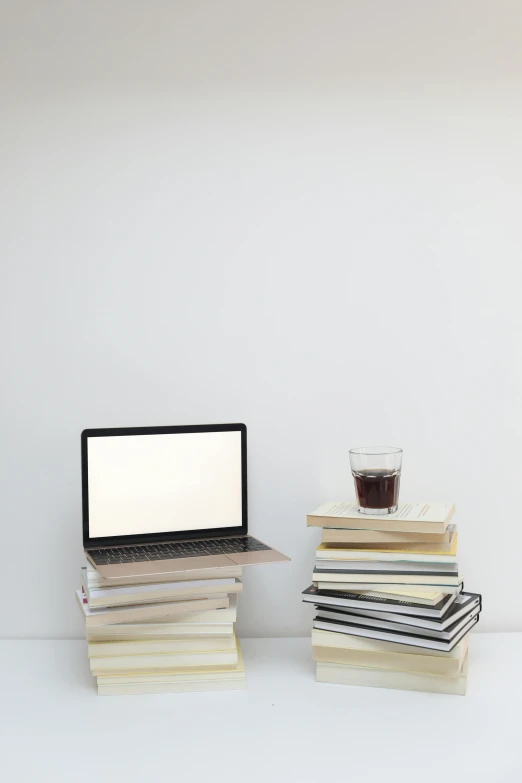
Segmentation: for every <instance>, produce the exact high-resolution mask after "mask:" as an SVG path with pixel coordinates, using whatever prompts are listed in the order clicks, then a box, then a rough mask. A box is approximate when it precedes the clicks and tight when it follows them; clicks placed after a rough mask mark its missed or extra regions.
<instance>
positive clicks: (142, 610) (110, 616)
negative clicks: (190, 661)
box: [76, 590, 229, 627]
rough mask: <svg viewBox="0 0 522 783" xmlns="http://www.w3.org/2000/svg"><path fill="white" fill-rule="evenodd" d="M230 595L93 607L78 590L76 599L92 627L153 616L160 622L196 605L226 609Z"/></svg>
mask: <svg viewBox="0 0 522 783" xmlns="http://www.w3.org/2000/svg"><path fill="white" fill-rule="evenodd" d="M228 600H229V599H228V596H227V597H225V598H216V597H215V596H210V597H206V596H204V595H200V596H198V597H197V598H194V599H192V600H190V599H182V600H179V601H173V602H158V603H153V604H136V605H132V606H110V607H108V608H107V607H103V608H91V607H90V606H89V605H88V603H87V598H86V597H85V596H84V594H83V592H82V590H77V591H76V601H77V603H78V606H79V607H80V609H81V611H82V613H83V617H84V619H85V624H86V625H87V626H90V627H95V626H99V625H112V624H113V623H124V622H126V621H127V622H134V623H135V622H136V621H138V620H139V621H142V620H143V621H145V620H147V619H150V618H153V619H154V621H155V622H158V620H159V618H161V617H162V616H169V617H170V616H173V615H177V614H184V615H185V616H186V615H187V614H188V613H190V612H194V610H195V607H198V611H199V610H201V609H225V608H226V607H227V606H228Z"/></svg>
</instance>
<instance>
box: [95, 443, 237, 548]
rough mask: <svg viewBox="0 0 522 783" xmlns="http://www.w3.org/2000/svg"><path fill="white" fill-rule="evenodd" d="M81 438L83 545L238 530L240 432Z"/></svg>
mask: <svg viewBox="0 0 522 783" xmlns="http://www.w3.org/2000/svg"><path fill="white" fill-rule="evenodd" d="M86 435H87V438H86V458H87V473H88V482H87V494H88V517H89V534H88V536H89V538H90V539H93V538H109V537H116V536H135V535H150V534H154V533H179V532H184V531H187V532H188V531H196V530H206V529H211V528H213V529H218V528H231V527H241V525H242V453H241V442H242V441H241V432H240V431H238V430H235V431H226V432H175V433H172V432H170V433H161V434H136V435H133V434H127V435H114V436H112V435H110V436H105V437H88V432H87V433H86Z"/></svg>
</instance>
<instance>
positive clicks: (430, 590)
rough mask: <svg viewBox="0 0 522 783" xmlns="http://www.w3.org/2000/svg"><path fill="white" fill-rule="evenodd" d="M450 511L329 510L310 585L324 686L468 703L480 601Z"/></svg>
mask: <svg viewBox="0 0 522 783" xmlns="http://www.w3.org/2000/svg"><path fill="white" fill-rule="evenodd" d="M454 512H455V506H454V504H447V503H419V504H402V505H399V508H398V510H397V512H396V513H394V514H389V515H387V516H368V515H366V514H360V513H359V512H358V507H357V504H356V503H354V502H353V503H325V504H324V505H322V506H321V507H320V508H318V509H317V511H314V513H313V514H310V515H309V516H308V517H307V522H308V525H309V526H314V527H322V529H323V533H322V543H321V544H320V546H318V547H317V552H316V561H315V568H314V572H313V580H314V582H313V585H312V586H310V587H309V588H308V589H307V590H305V591H304V593H303V600H304V601H305V602H308V603H311V604H313V605H314V606H315V608H316V615H315V619H314V621H313V630H312V648H313V658H314V661H315V662H316V679H317V680H318V681H319V682H330V683H341V684H347V685H367V686H377V687H382V688H398V689H403V690H416V691H430V692H435V693H451V694H461V695H464V694H465V692H466V684H467V674H468V648H469V632H470V630H471V629H472V628H473V627H474V626H475V625H476V623H477V622H478V620H479V614H480V611H481V608H482V601H481V596H480V595H478V594H476V593H468V592H465V591H464V590H463V581H462V576H461V575H460V573H459V569H458V563H457V545H458V533H457V528H456V525H455V524H452V523H451V520H452V518H453V515H454Z"/></svg>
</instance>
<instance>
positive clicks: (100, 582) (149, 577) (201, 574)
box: [82, 558, 243, 588]
mask: <svg viewBox="0 0 522 783" xmlns="http://www.w3.org/2000/svg"><path fill="white" fill-rule="evenodd" d="M189 561H190V558H188V559H187V563H188V562H189ZM82 572H84V573H85V580H86V583H87V584H88V585H89V587H93V588H95V587H98V588H100V587H124V586H126V585H143V584H159V583H161V582H186V581H188V580H189V579H222V578H225V577H233V578H235V579H241V575H242V572H243V569H242V568H241V566H231V567H230V568H229V567H227V566H226V567H225V566H222V567H219V568H199V569H197V570H192V569H190V568H187V570H186V571H173V572H170V573H164V574H143V575H141V576H126V577H123V576H122V577H118V578H116V579H105V578H104V577H103V576H101V574H100V573H99V572H98V571H97V570H96V569H95V568H93V566H92V565H91V564H90V563H89V561H87V565H85V566H83V567H82Z"/></svg>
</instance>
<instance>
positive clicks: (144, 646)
mask: <svg viewBox="0 0 522 783" xmlns="http://www.w3.org/2000/svg"><path fill="white" fill-rule="evenodd" d="M87 649H88V656H89V658H103V657H105V656H109V655H156V654H157V653H158V654H159V653H170V652H172V653H175V652H200V651H202V650H235V649H236V638H235V636H234V634H233V633H231V634H228V636H214V637H211V638H205V637H201V638H192V639H129V640H102V641H96V642H93V641H90V642H89V643H88V645H87Z"/></svg>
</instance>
